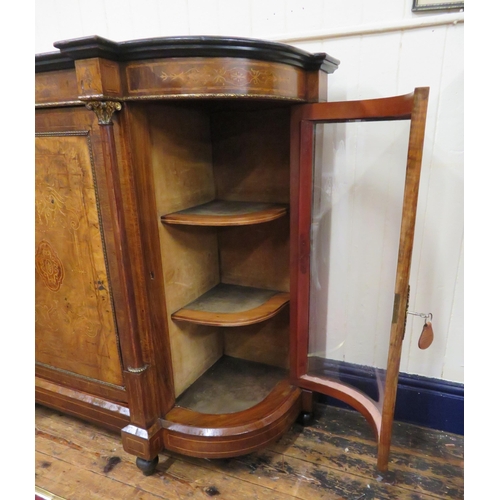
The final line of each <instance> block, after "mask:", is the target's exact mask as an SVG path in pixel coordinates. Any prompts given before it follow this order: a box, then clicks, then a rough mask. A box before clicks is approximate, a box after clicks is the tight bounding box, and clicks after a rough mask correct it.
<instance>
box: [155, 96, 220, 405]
mask: <svg viewBox="0 0 500 500" xmlns="http://www.w3.org/2000/svg"><path fill="white" fill-rule="evenodd" d="M148 115H149V127H150V136H151V166H152V170H153V174H154V186H155V197H156V206H157V221H158V231H159V237H160V247H161V255H162V266H163V280H164V286H165V296H166V302H167V313H168V329H169V338H170V348H171V352H172V364H173V373H174V386H175V395H176V396H178V395H179V394H181V393H182V392H183V391H184V390H185V389H186V388H187V387H189V386H190V385H191V384H192V383H193V382H194V381H195V380H196V379H197V378H198V377H199V376H200V375H202V374H203V373H204V372H205V371H206V370H207V369H208V368H209V367H210V366H212V365H213V363H215V361H217V359H218V358H220V357H221V356H222V352H223V345H222V334H221V333H220V332H219V330H218V329H216V328H213V327H207V326H203V325H194V324H189V323H186V322H178V321H173V320H172V319H171V314H172V313H174V312H176V311H177V310H178V309H180V308H181V307H184V306H185V305H187V304H189V303H190V302H192V301H193V300H195V299H196V298H198V297H199V296H200V295H202V294H203V293H205V292H207V291H208V290H209V289H210V288H212V287H214V286H215V285H217V284H218V283H219V278H220V272H219V256H218V248H217V232H216V229H215V228H200V227H185V226H177V227H174V226H165V225H164V224H162V223H161V221H160V217H161V216H162V215H164V214H167V213H171V212H175V211H178V210H183V209H186V208H189V207H192V206H195V205H199V204H202V203H206V202H208V201H210V200H212V199H213V198H214V196H215V190H214V180H213V169H212V148H211V142H210V122H209V119H208V115H207V114H206V113H204V112H203V111H200V110H195V109H189V108H187V109H185V108H182V107H179V106H175V105H169V106H161V107H158V108H155V109H153V108H151V109H149V110H148Z"/></svg>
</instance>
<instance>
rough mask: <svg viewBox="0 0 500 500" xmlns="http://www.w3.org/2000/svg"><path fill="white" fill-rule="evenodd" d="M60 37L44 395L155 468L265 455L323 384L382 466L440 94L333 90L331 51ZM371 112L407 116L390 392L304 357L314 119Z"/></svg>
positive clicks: (40, 381)
mask: <svg viewBox="0 0 500 500" xmlns="http://www.w3.org/2000/svg"><path fill="white" fill-rule="evenodd" d="M54 45H55V47H56V48H57V49H58V51H56V52H51V53H46V54H39V55H37V56H36V58H35V69H36V99H35V102H36V106H35V107H36V139H35V141H36V169H35V172H36V215H35V217H36V249H35V265H36V401H37V402H38V403H40V404H43V405H47V406H49V407H53V408H56V409H59V410H61V411H63V412H67V413H69V414H71V415H75V416H78V417H80V418H83V419H86V420H88V421H90V422H93V423H96V424H98V425H102V426H105V427H107V428H110V429H114V430H117V431H121V436H122V442H123V446H124V448H125V450H126V451H127V452H129V453H131V454H133V455H135V456H136V457H137V465H138V466H139V468H140V469H141V470H143V472H144V473H145V474H151V473H152V472H153V471H154V468H155V466H156V463H157V461H158V454H159V453H160V452H161V451H162V450H164V449H166V450H171V451H175V452H179V453H182V454H186V455H190V456H196V457H206V458H223V457H233V456H237V455H241V454H245V453H249V452H251V451H253V450H256V449H258V448H261V447H264V446H266V445H267V444H268V443H270V442H272V441H273V440H276V439H278V438H279V437H280V436H281V435H283V433H285V432H286V431H287V429H289V428H290V426H291V425H292V423H293V422H294V421H296V419H297V418H298V417H299V416H301V415H302V418H303V420H307V417H308V415H309V414H310V413H311V412H312V403H313V395H314V394H315V393H324V394H327V395H329V396H332V397H335V398H338V399H340V400H342V401H344V402H346V403H348V404H349V405H351V406H352V407H354V408H355V409H357V410H359V411H361V412H362V413H363V415H365V417H366V418H367V420H368V422H369V423H370V425H371V426H372V427H373V429H374V432H375V436H376V439H377V440H378V445H379V447H378V449H379V451H378V467H379V468H380V469H381V470H384V469H386V468H387V465H388V457H389V446H390V435H391V427H392V422H393V414H394V402H395V398H396V388H397V380H398V372H399V358H400V355H401V343H402V338H403V334H404V323H405V317H406V313H405V308H406V302H407V294H408V282H409V270H410V260H411V249H412V242H413V231H414V223H415V210H416V203H417V194H418V184H419V175H420V163H421V155H422V142H423V132H424V125H425V113H426V106H427V95H428V89H426V88H419V89H416V90H415V92H413V93H412V94H408V95H405V96H399V97H389V98H382V99H373V100H366V101H351V102H326V101H327V77H328V74H331V73H333V72H334V71H335V70H336V69H337V66H338V64H339V62H338V61H337V60H336V59H334V58H332V57H330V56H328V55H327V54H323V53H320V54H309V53H306V52H304V51H302V50H299V49H297V48H294V47H291V46H287V45H284V44H280V43H273V42H266V41H260V40H252V39H240V38H224V37H174V38H156V39H147V40H138V41H130V42H120V43H115V42H112V41H109V40H106V39H103V38H100V37H88V38H80V39H74V40H68V41H63V42H58V43H55V44H54ZM359 120H367V121H374V120H409V121H410V122H411V129H410V134H409V148H408V151H409V153H408V162H407V165H406V183H405V193H404V203H403V210H402V226H401V236H400V247H399V254H398V255H399V257H398V264H397V278H396V288H395V300H394V312H393V319H392V324H391V325H388V328H390V330H391V333H390V339H391V340H390V348H389V357H388V364H387V377H386V382H385V390H384V391H383V394H382V396H381V398H380V401H378V402H376V401H373V400H372V399H371V398H370V397H368V396H367V395H366V394H364V393H363V392H362V391H360V390H358V389H355V388H353V387H350V386H348V385H346V384H343V383H342V382H341V381H337V380H333V379H331V378H329V377H328V376H327V374H325V373H321V370H320V369H318V366H317V364H315V365H314V367H312V366H311V364H310V363H309V362H308V332H309V315H308V311H309V281H310V265H311V262H310V260H311V252H310V248H311V231H310V226H311V205H312V196H313V188H312V186H313V184H312V178H313V173H312V172H313V154H314V137H315V135H314V130H315V124H317V123H326V122H349V121H359ZM404 167H405V165H403V166H402V168H403V169H404ZM313 368H314V369H313Z"/></svg>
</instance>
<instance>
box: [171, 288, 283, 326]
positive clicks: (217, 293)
mask: <svg viewBox="0 0 500 500" xmlns="http://www.w3.org/2000/svg"><path fill="white" fill-rule="evenodd" d="M289 300H290V294H289V293H285V292H278V291H275V290H264V289H262V288H252V287H245V286H239V285H227V284H225V283H220V284H219V285H217V286H215V287H214V288H212V289H211V290H209V291H208V292H207V293H205V294H203V295H202V296H201V297H199V298H198V299H196V300H195V301H194V302H191V303H190V304H188V305H187V306H186V307H183V308H182V309H179V310H178V311H177V312H175V313H174V314H172V319H173V320H177V321H189V322H190V323H197V324H200V325H209V326H227V327H231V326H245V325H252V324H254V323H260V322H261V321H266V320H267V319H269V318H272V317H273V316H275V315H276V314H278V312H279V311H280V310H281V309H283V307H285V305H286V304H287V303H288V302H289Z"/></svg>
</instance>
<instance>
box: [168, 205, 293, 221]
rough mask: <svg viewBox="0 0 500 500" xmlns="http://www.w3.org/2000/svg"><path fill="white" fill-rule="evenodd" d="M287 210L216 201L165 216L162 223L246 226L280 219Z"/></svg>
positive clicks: (283, 206)
mask: <svg viewBox="0 0 500 500" xmlns="http://www.w3.org/2000/svg"><path fill="white" fill-rule="evenodd" d="M287 210H288V207H287V206H286V205H282V204H276V203H254V202H246V201H223V200H214V201H210V202H208V203H204V204H202V205H198V206H195V207H191V208H188V209H186V210H181V211H180V212H174V213H171V214H167V215H163V216H162V217H161V221H162V222H163V223H164V224H183V225H189V226H245V225H249V224H260V223H262V222H268V221H271V220H274V219H278V218H280V217H283V216H284V215H285V214H286V213H287Z"/></svg>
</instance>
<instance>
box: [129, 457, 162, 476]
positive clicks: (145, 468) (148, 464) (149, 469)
mask: <svg viewBox="0 0 500 500" xmlns="http://www.w3.org/2000/svg"><path fill="white" fill-rule="evenodd" d="M135 464H136V465H137V467H138V468H139V469H140V470H142V473H143V474H144V475H145V476H151V474H153V473H154V471H155V470H156V466H157V465H158V457H155V458H153V460H144V458H139V457H137V460H136V461H135Z"/></svg>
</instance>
